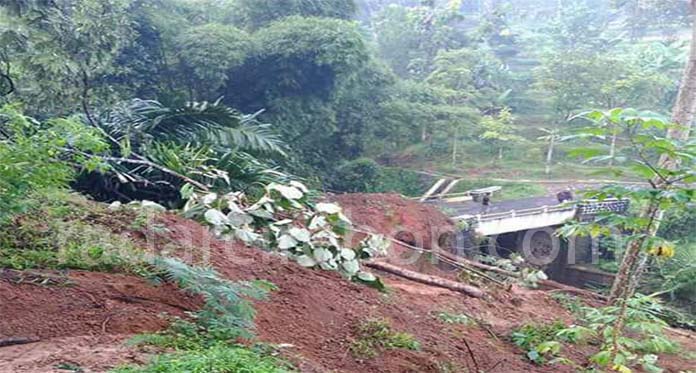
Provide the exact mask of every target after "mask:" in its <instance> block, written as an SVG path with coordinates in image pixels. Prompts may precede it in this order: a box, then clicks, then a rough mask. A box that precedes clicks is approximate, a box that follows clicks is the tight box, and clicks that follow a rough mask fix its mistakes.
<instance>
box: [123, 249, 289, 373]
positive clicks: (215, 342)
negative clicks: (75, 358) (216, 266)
mask: <svg viewBox="0 0 696 373" xmlns="http://www.w3.org/2000/svg"><path fill="white" fill-rule="evenodd" d="M152 265H153V267H154V268H156V269H157V270H158V271H159V273H160V275H161V276H162V277H163V278H164V279H165V280H167V281H169V282H174V283H176V284H178V285H179V287H180V288H181V289H183V290H185V291H188V292H191V293H193V294H197V295H200V296H202V297H203V299H204V300H205V305H204V306H203V308H202V309H201V310H200V311H198V312H196V313H191V314H190V316H191V319H190V320H183V319H178V318H177V319H174V320H173V321H172V323H171V324H170V326H169V328H168V329H167V330H164V331H162V332H159V333H150V334H142V335H138V336H136V337H134V338H132V339H131V340H130V341H129V344H130V345H133V346H142V345H145V346H153V347H157V348H160V349H165V350H175V351H176V352H173V353H165V354H162V355H158V356H155V357H154V358H153V360H152V361H150V362H149V363H148V364H147V365H145V366H124V367H120V368H118V369H116V370H115V371H114V373H131V372H171V373H175V372H201V373H203V372H252V373H257V372H258V373H267V372H269V373H270V372H273V373H276V372H287V371H291V370H292V367H291V366H290V365H289V364H287V363H285V362H283V361H282V360H280V359H278V358H276V357H274V356H272V355H273V354H272V353H268V351H262V350H260V349H259V350H253V349H249V348H248V347H246V346H244V345H240V344H237V342H238V341H239V340H240V339H248V338H251V337H253V329H254V316H255V310H254V307H253V305H252V303H251V302H250V301H249V299H250V298H251V299H263V298H264V297H265V296H266V295H267V293H268V292H269V291H271V290H273V289H274V288H275V286H274V285H273V284H271V283H268V282H265V281H254V282H232V281H229V280H226V279H224V278H222V277H221V276H220V275H219V274H218V273H217V272H216V271H214V270H213V269H210V268H202V267H194V266H189V265H188V264H186V263H183V262H181V261H179V260H177V259H172V258H155V259H154V260H153V261H152Z"/></svg>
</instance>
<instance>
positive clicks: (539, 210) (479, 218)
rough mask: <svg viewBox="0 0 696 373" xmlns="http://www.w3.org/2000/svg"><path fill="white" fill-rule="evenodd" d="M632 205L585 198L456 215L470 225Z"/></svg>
mask: <svg viewBox="0 0 696 373" xmlns="http://www.w3.org/2000/svg"><path fill="white" fill-rule="evenodd" d="M629 205H630V202H629V200H627V199H616V198H612V199H605V200H601V201H600V200H583V201H580V202H577V203H572V204H562V205H555V206H542V207H535V208H531V209H524V210H511V211H506V212H498V213H493V214H479V215H474V216H471V215H462V216H457V217H454V218H453V219H454V220H456V221H464V222H466V223H468V224H469V225H472V224H477V223H479V224H480V223H485V222H490V221H496V220H503V219H511V218H516V217H523V216H533V215H543V214H549V213H556V212H569V211H575V215H576V216H584V217H587V216H593V215H597V214H600V213H604V212H617V213H623V212H626V211H627V210H628V207H629Z"/></svg>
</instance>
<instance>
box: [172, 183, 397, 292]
mask: <svg viewBox="0 0 696 373" xmlns="http://www.w3.org/2000/svg"><path fill="white" fill-rule="evenodd" d="M309 192H310V191H309V189H308V188H307V187H306V186H305V185H303V184H302V183H299V182H297V181H292V182H290V183H288V184H280V183H271V184H269V185H267V186H266V188H265V193H264V195H263V196H261V197H260V198H258V199H257V200H255V201H252V200H250V198H248V197H247V196H246V195H244V194H243V193H239V192H237V193H229V194H226V195H218V194H214V193H211V194H205V195H197V194H196V193H193V194H192V195H191V198H190V200H189V201H188V203H187V204H186V207H185V208H184V213H185V215H186V216H188V217H192V218H198V219H199V220H203V221H204V222H205V223H207V224H208V225H209V226H210V227H211V229H212V230H213V232H215V234H216V235H217V236H218V237H220V238H222V239H238V240H242V241H244V242H245V243H247V244H249V245H254V246H259V247H262V248H264V249H266V250H269V251H274V252H278V253H279V254H280V255H283V256H285V257H288V258H290V259H292V260H294V261H295V262H297V263H298V264H299V265H301V266H303V267H306V268H321V269H324V270H329V271H337V272H339V273H341V274H342V275H344V276H345V277H346V278H349V279H353V280H358V281H361V282H365V283H378V282H379V280H378V279H377V277H376V276H374V275H373V274H371V273H369V272H365V271H363V270H362V269H361V265H360V261H361V260H364V259H369V258H373V257H376V256H380V255H384V254H386V250H387V248H388V247H389V244H390V243H389V241H387V240H386V239H385V238H384V237H382V236H378V235H370V236H368V237H367V238H365V239H364V240H363V241H362V242H360V243H359V244H358V245H357V246H355V247H352V246H351V245H350V243H349V242H347V241H348V240H347V239H346V237H345V235H346V233H348V232H349V231H350V228H351V222H350V220H349V219H348V218H347V217H346V216H345V214H344V213H343V209H342V208H341V206H339V205H337V204H334V203H327V202H321V203H317V204H316V205H314V206H312V204H311V203H310V202H309V201H308V194H309Z"/></svg>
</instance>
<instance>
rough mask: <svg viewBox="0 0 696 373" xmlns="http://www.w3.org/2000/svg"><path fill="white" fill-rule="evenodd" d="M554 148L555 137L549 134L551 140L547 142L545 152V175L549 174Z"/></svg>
mask: <svg viewBox="0 0 696 373" xmlns="http://www.w3.org/2000/svg"><path fill="white" fill-rule="evenodd" d="M555 146H556V135H555V133H552V134H551V140H549V150H548V152H546V170H545V172H546V174H547V175H550V174H551V163H552V162H553V150H554V149H553V148H554V147H555Z"/></svg>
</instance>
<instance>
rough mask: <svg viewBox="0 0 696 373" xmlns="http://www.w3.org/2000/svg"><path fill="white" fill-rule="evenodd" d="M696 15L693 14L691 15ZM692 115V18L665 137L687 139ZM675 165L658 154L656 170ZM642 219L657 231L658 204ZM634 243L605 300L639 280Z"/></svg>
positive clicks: (695, 95) (695, 60)
mask: <svg viewBox="0 0 696 373" xmlns="http://www.w3.org/2000/svg"><path fill="white" fill-rule="evenodd" d="M695 3H696V1H694V0H692V2H691V9H692V13H694V9H695ZM695 18H696V17H695ZM695 114H696V19H695V21H694V22H693V27H692V40H691V52H690V53H689V61H688V63H687V66H686V70H685V71H684V76H683V78H682V83H681V86H680V88H679V94H678V96H677V101H676V103H675V105H674V110H673V112H672V122H673V123H674V124H676V126H672V127H670V128H669V129H668V130H667V139H671V140H675V141H687V140H688V139H689V134H690V131H691V126H692V125H693V121H694V115H695ZM678 166H679V158H678V157H674V156H672V155H670V154H668V153H663V154H662V155H661V156H660V160H659V162H658V165H657V167H656V168H657V169H661V170H665V171H666V172H673V171H674V170H675V169H676V168H677V167H678ZM665 181H666V180H663V179H662V178H660V177H659V176H658V175H656V176H655V177H654V178H653V180H651V183H652V184H653V185H655V186H658V187H659V186H664V184H665ZM642 216H643V218H650V219H652V218H653V217H654V220H655V224H654V226H653V227H651V232H649V233H650V234H651V235H652V236H654V235H655V234H656V233H657V230H658V229H659V222H660V218H661V217H662V210H661V209H660V206H657V205H655V203H653V204H651V205H650V206H648V207H646V208H645V209H644V211H643V213H642ZM640 249H641V248H640V246H639V245H637V243H634V244H631V245H629V247H628V248H627V249H626V253H625V254H624V258H623V261H622V263H621V267H620V268H619V272H618V274H617V276H616V280H615V281H614V284H613V285H612V289H611V293H610V296H609V299H610V301H611V302H616V301H617V300H618V299H620V298H626V297H630V296H632V295H633V294H631V293H632V292H633V291H634V290H635V288H636V287H637V283H638V281H639V280H640V275H641V272H642V268H640V267H644V265H645V264H643V265H639V264H640V263H641V262H647V261H646V260H643V261H641V260H640V257H641V250H640Z"/></svg>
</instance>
